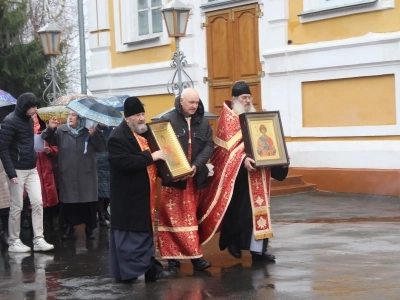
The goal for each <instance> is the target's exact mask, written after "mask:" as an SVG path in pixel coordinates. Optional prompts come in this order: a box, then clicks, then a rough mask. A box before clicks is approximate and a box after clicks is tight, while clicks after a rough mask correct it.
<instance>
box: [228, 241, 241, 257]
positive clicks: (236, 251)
mask: <svg viewBox="0 0 400 300" xmlns="http://www.w3.org/2000/svg"><path fill="white" fill-rule="evenodd" d="M228 252H229V254H230V255H232V256H233V257H236V258H241V257H242V251H240V248H239V247H238V246H237V245H236V243H232V244H230V245H229V246H228Z"/></svg>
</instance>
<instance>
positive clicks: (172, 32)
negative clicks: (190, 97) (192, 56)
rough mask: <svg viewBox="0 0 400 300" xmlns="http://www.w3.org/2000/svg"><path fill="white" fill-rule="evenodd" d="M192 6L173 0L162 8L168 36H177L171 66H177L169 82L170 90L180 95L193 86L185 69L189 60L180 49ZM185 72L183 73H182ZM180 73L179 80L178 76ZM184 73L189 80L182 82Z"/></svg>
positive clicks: (171, 92)
mask: <svg viewBox="0 0 400 300" xmlns="http://www.w3.org/2000/svg"><path fill="white" fill-rule="evenodd" d="M191 9H192V8H191V6H188V5H186V4H184V3H182V2H180V1H179V0H173V1H171V2H169V3H168V4H167V5H165V6H164V7H163V8H162V9H161V13H162V14H163V17H164V21H165V25H166V26H167V31H168V36H169V37H173V38H175V53H174V54H173V55H172V62H171V67H172V68H176V71H175V73H174V75H173V76H172V77H171V79H170V81H169V82H168V86H167V88H168V92H169V93H170V94H171V95H173V94H175V95H176V94H177V95H180V94H181V93H182V91H183V90H184V89H185V88H188V87H193V81H192V79H191V78H190V76H189V75H188V74H187V73H186V72H185V70H183V67H185V66H186V64H187V61H186V57H185V55H184V53H183V51H180V49H179V38H180V37H183V36H186V27H187V23H188V20H189V14H190V11H191ZM182 73H183V74H182ZM177 75H178V82H176V76H177ZM182 75H183V76H185V77H186V79H187V81H184V82H182Z"/></svg>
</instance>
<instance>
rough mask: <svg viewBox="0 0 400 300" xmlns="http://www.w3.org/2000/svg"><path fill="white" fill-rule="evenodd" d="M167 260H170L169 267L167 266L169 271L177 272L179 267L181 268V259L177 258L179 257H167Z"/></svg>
mask: <svg viewBox="0 0 400 300" xmlns="http://www.w3.org/2000/svg"><path fill="white" fill-rule="evenodd" d="M167 261H168V267H167V270H168V271H175V272H177V271H178V269H180V267H181V262H180V261H179V260H177V259H167Z"/></svg>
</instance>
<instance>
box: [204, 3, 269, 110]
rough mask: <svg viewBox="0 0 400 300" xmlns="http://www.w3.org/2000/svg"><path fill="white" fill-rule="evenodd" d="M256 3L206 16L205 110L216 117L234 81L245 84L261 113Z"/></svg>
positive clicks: (228, 95)
mask: <svg viewBox="0 0 400 300" xmlns="http://www.w3.org/2000/svg"><path fill="white" fill-rule="evenodd" d="M260 15H261V13H260V10H259V6H258V4H252V5H245V6H239V7H233V8H230V9H224V10H219V11H214V12H209V13H206V22H205V23H204V24H203V25H204V26H205V27H206V36H207V67H208V77H206V78H204V80H205V81H207V82H208V86H209V93H208V96H209V107H210V111H211V112H212V113H214V114H217V115H220V112H221V109H222V106H223V103H224V101H225V100H229V99H230V98H231V91H232V86H233V84H234V83H235V82H236V81H240V80H243V81H246V82H247V84H248V85H249V87H250V90H251V93H252V95H253V99H254V102H253V104H254V106H255V107H256V108H257V110H261V83H260V78H261V76H262V74H263V73H262V71H261V62H260V56H259V47H258V45H259V43H258V18H259V16H260Z"/></svg>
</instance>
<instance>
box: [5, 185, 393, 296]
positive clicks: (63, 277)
mask: <svg viewBox="0 0 400 300" xmlns="http://www.w3.org/2000/svg"><path fill="white" fill-rule="evenodd" d="M271 212H272V219H273V228H274V234H275V237H274V238H273V239H271V242H270V248H269V251H270V252H271V253H274V254H275V255H276V257H277V260H276V263H274V264H252V263H251V257H250V255H249V253H248V252H247V251H246V253H243V258H242V259H235V258H233V257H231V256H230V255H229V254H228V253H227V252H226V251H224V252H221V251H219V249H218V246H217V245H218V236H216V237H214V238H213V239H212V240H211V242H210V243H208V244H207V245H206V246H205V247H204V253H205V257H206V259H207V260H209V261H210V262H211V263H212V265H213V266H212V267H211V268H210V269H209V272H197V273H193V271H192V267H191V264H190V262H188V261H182V262H183V264H182V269H181V271H180V274H179V275H178V276H177V277H176V278H172V279H168V280H164V281H160V282H157V283H150V284H146V283H145V282H144V278H139V281H138V282H137V283H135V284H132V285H124V284H117V283H115V282H114V280H113V279H112V278H110V277H108V230H107V229H105V228H100V229H99V230H96V240H94V241H86V240H85V239H84V232H83V231H84V230H83V228H79V229H78V230H77V232H78V239H77V240H76V241H68V242H60V241H58V233H53V234H50V235H49V234H47V236H48V239H49V240H50V241H52V242H53V243H54V244H55V246H56V249H55V251H54V252H53V253H51V254H40V253H32V254H30V253H29V254H22V255H21V254H17V255H15V254H9V253H8V252H7V251H1V257H0V299H7V300H8V299H135V300H136V299H171V300H179V299H185V300H186V299H188V300H192V299H193V300H202V299H230V300H235V299H241V300H244V299H252V300H253V299H260V300H261V299H263V300H264V299H269V300H275V299H282V300H291V299H296V300H298V299H323V300H329V299H351V300H356V299H362V300H369V299H371V300H372V299H373V300H375V299H379V300H385V299H400V246H399V243H400V242H399V240H400V239H399V233H400V199H399V198H397V197H386V196H375V195H354V194H339V193H320V192H314V193H307V194H298V195H291V196H281V197H275V198H272V200H271ZM22 239H23V240H24V241H25V242H27V243H28V242H29V239H30V232H29V231H27V232H25V231H24V232H23V235H22Z"/></svg>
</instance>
